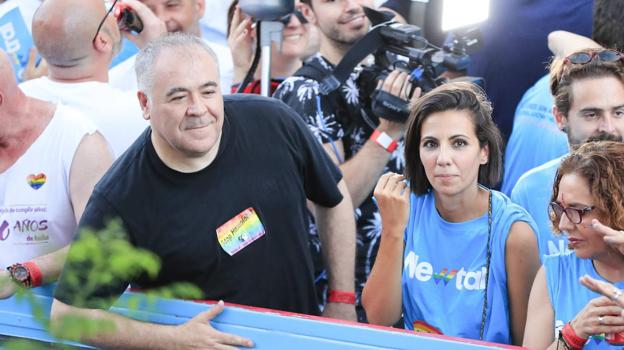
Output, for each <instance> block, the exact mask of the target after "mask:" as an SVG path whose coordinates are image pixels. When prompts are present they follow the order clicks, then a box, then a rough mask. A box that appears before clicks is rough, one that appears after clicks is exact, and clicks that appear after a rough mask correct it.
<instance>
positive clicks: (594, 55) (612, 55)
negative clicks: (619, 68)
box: [564, 50, 624, 65]
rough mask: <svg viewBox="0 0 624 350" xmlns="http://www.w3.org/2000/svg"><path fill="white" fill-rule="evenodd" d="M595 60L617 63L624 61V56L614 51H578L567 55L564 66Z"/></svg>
mask: <svg viewBox="0 0 624 350" xmlns="http://www.w3.org/2000/svg"><path fill="white" fill-rule="evenodd" d="M595 59H598V60H599V61H602V62H617V61H619V60H623V59H624V54H622V53H621V52H619V51H616V50H601V51H578V52H575V53H573V54H570V55H568V56H567V57H566V58H565V60H564V64H566V65H568V64H587V63H589V62H591V61H593V60H595Z"/></svg>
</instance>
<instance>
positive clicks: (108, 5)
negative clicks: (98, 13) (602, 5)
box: [91, 0, 119, 43]
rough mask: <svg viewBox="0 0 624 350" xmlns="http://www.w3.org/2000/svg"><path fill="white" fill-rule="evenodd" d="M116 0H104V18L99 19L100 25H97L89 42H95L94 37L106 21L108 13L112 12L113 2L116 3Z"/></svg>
mask: <svg viewBox="0 0 624 350" xmlns="http://www.w3.org/2000/svg"><path fill="white" fill-rule="evenodd" d="M117 1H119V0H114V1H110V0H105V1H104V6H106V14H105V15H104V18H102V20H101V21H100V25H98V28H97V31H96V32H95V35H94V36H93V40H91V43H95V38H97V36H98V34H100V30H101V29H102V26H103V25H104V22H106V19H107V18H108V15H110V13H111V12H113V9H114V8H115V4H117Z"/></svg>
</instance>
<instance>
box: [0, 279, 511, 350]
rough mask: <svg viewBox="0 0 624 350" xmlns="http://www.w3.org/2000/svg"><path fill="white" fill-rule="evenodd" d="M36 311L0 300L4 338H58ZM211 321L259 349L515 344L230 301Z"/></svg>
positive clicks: (176, 314)
mask: <svg viewBox="0 0 624 350" xmlns="http://www.w3.org/2000/svg"><path fill="white" fill-rule="evenodd" d="M34 292H35V302H36V303H37V304H39V305H40V306H41V307H43V309H44V311H45V312H46V315H47V314H49V310H50V306H51V304H52V297H51V295H52V287H42V288H37V289H35V290H34ZM131 299H133V307H132V308H129V307H128V303H129V302H130V300H131ZM137 303H138V304H137ZM137 305H138V307H137ZM209 307H211V306H210V305H207V304H204V303H197V302H192V301H183V300H173V299H158V298H156V299H153V300H151V301H149V300H148V298H146V297H145V296H143V295H141V294H137V293H130V292H128V293H125V294H124V295H123V296H122V297H121V298H120V300H119V301H118V302H117V303H116V304H115V306H114V307H113V309H112V310H113V311H114V312H117V313H120V314H124V315H126V316H129V317H133V318H136V319H140V320H144V321H150V322H156V323H162V324H172V325H174V324H180V323H183V322H185V321H187V320H188V319H190V318H192V317H193V316H195V315H197V314H198V313H200V312H202V311H205V310H206V309H207V308H209ZM32 311H33V309H32V305H30V303H28V302H26V301H25V300H16V298H15V297H13V298H11V299H7V300H0V336H4V337H8V338H27V339H33V340H37V341H40V342H45V343H57V342H59V340H57V339H55V338H54V337H52V336H51V335H50V334H49V333H48V332H47V331H46V330H45V328H44V326H43V325H42V324H41V322H39V321H38V320H36V319H35V317H34V316H33V314H32ZM212 325H213V327H214V328H216V329H218V330H220V331H223V332H228V333H233V334H237V335H240V336H244V337H247V338H249V339H251V340H253V342H254V343H255V349H260V350H262V349H297V350H312V349H314V350H318V349H323V350H334V349H336V350H338V349H362V350H363V349H428V350H449V349H451V350H454V349H457V350H477V349H512V348H514V347H510V346H506V345H499V344H489V343H484V342H478V341H472V340H465V339H459V338H452V337H443V336H434V335H426V334H415V333H412V332H407V331H402V330H395V329H392V328H387V327H378V326H368V325H361V324H357V323H353V322H341V321H332V320H328V319H324V318H321V317H312V316H305V315H298V314H290V313H282V312H276V311H272V310H266V309H257V308H248V307H243V306H238V305H230V304H226V308H225V310H224V311H223V313H221V314H220V315H219V316H218V317H216V318H215V319H214V320H213V322H212ZM71 345H73V346H74V347H76V348H89V347H88V346H85V345H82V344H75V343H72V344H71ZM0 348H1V346H0Z"/></svg>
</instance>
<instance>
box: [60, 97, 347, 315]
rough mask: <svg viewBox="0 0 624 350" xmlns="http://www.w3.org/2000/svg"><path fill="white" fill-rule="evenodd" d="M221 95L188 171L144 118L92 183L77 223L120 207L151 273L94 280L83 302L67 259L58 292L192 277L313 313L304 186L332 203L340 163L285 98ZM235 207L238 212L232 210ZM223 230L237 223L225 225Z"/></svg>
mask: <svg viewBox="0 0 624 350" xmlns="http://www.w3.org/2000/svg"><path fill="white" fill-rule="evenodd" d="M224 100H225V115H226V117H225V121H224V125H223V135H222V138H221V142H220V145H219V152H218V154H217V157H216V158H215V160H214V161H213V162H212V163H211V164H210V165H209V166H208V167H206V168H204V169H202V170H201V171H198V172H195V173H180V172H177V171H175V170H172V169H171V168H169V167H167V166H166V165H165V164H164V163H163V162H162V161H161V160H160V158H159V157H158V156H157V154H156V152H155V149H154V147H153V145H152V143H151V141H150V135H151V130H150V129H148V130H147V131H146V132H145V133H144V134H143V135H142V136H140V137H139V139H138V140H137V141H136V142H135V143H134V144H133V145H132V146H131V147H130V149H129V150H128V151H127V152H126V153H125V154H124V155H123V156H122V157H121V158H120V159H119V160H118V161H117V162H116V163H115V164H114V165H113V167H112V168H111V169H110V170H109V171H108V172H107V173H106V175H105V176H104V177H103V178H102V180H101V181H100V182H99V183H98V184H97V186H96V187H95V189H94V191H93V194H92V196H91V198H90V199H89V203H88V204H87V207H86V209H85V212H84V214H83V216H82V219H81V221H80V225H79V228H85V227H88V228H95V229H98V228H101V227H103V226H104V223H105V222H107V220H108V219H110V218H121V220H122V222H123V224H124V227H125V229H126V230H127V233H128V236H129V240H130V241H131V242H132V244H134V245H135V246H136V247H140V248H144V249H148V250H151V251H152V252H154V253H156V254H157V255H158V256H159V257H160V259H161V264H162V267H161V271H160V272H159V274H158V277H157V278H156V279H149V278H148V277H146V276H142V277H139V278H137V279H136V280H133V281H121V282H119V283H111V284H110V285H102V286H98V288H97V290H96V291H95V292H94V293H92V294H91V295H89V297H88V298H87V299H88V301H87V302H86V305H76V303H79V304H83V303H81V302H80V301H78V300H76V299H75V294H74V292H75V290H72V287H71V286H70V285H69V284H68V276H69V275H72V274H76V273H78V272H79V270H80V269H81V266H77V265H75V264H72V263H67V264H66V266H65V270H64V272H63V274H62V276H61V278H60V281H59V284H58V287H57V289H56V292H55V297H56V298H57V299H58V300H60V301H62V302H64V303H68V304H71V305H75V306H83V307H89V306H91V307H93V306H92V305H95V304H96V303H100V302H102V300H101V299H100V298H110V297H111V296H112V297H117V296H119V295H120V294H122V293H123V291H124V290H125V289H126V288H127V286H128V283H132V286H133V287H139V288H143V289H150V288H156V287H161V286H166V285H168V284H171V283H174V282H191V283H193V284H195V285H196V286H198V287H199V288H201V289H202V290H203V292H204V294H205V298H206V299H211V300H218V299H223V300H225V301H228V302H232V303H238V304H244V305H251V306H258V307H267V308H272V309H279V310H286V311H292V312H301V313H307V314H318V304H317V302H316V297H315V293H314V282H313V276H312V275H313V269H312V264H311V258H310V253H309V250H308V246H307V244H308V236H307V225H308V222H307V220H308V219H307V215H306V197H307V198H309V199H310V200H312V201H313V202H315V203H317V204H320V205H322V206H325V207H333V206H335V205H337V204H338V203H339V202H340V201H341V200H342V195H341V194H340V192H339V190H338V188H337V186H336V184H337V183H338V182H339V181H340V179H341V177H342V175H341V174H340V171H339V170H338V169H337V168H336V166H334V164H333V163H332V162H331V160H330V159H329V158H328V157H327V155H326V154H325V152H324V151H323V150H322V149H321V148H320V147H319V145H318V143H317V142H316V140H315V139H314V138H313V137H312V135H311V134H310V132H309V131H308V129H307V128H306V126H305V125H304V124H303V123H302V121H301V119H300V118H299V116H298V115H297V114H296V113H295V112H294V111H293V110H292V109H291V108H290V107H288V106H286V105H285V104H283V103H282V102H279V101H277V100H273V99H267V98H263V97H260V96H254V95H242V94H241V95H233V96H227V97H224ZM248 208H252V209H253V211H255V213H256V215H257V218H259V221H260V223H258V222H257V220H256V219H255V217H254V216H253V214H252V213H251V212H250V211H246V209H248ZM245 211H246V212H245ZM243 212H245V214H244V217H245V218H244V219H242V217H239V219H238V220H233V221H231V219H233V218H235V217H236V216H237V215H239V214H241V213H243ZM228 222H229V224H226V223H228ZM247 226H250V227H247ZM241 227H243V228H241ZM245 227H247V228H245ZM262 227H263V228H264V231H265V233H264V235H263V236H260V237H256V236H257V235H259V234H260V233H261V231H262ZM218 228H219V230H220V232H221V234H223V235H224V236H222V237H221V239H219V238H218V237H217V229H218ZM230 230H237V231H236V234H234V231H232V234H230V235H229V236H228V235H227V233H228V232H229V231H230ZM79 237H80V234H78V235H77V238H79ZM254 238H256V240H253V239H254ZM237 240H239V241H240V242H238V241H237ZM237 242H238V243H237ZM222 245H223V246H222ZM226 250H228V251H230V253H233V255H230V254H228V252H226ZM236 250H238V251H237V252H235V253H234V251H236ZM91 300H93V304H91V303H90V301H91ZM98 305H99V304H98Z"/></svg>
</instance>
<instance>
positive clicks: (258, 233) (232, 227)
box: [217, 208, 265, 256]
mask: <svg viewBox="0 0 624 350" xmlns="http://www.w3.org/2000/svg"><path fill="white" fill-rule="evenodd" d="M264 233H265V231H264V226H263V225H262V222H261V221H260V218H259V217H258V214H256V211H255V210H254V209H253V208H247V209H245V210H243V211H242V212H241V213H240V214H238V215H236V216H235V217H233V218H231V219H230V220H228V222H226V223H225V224H223V225H221V226H219V228H217V240H218V241H219V244H220V245H221V248H223V250H225V252H226V253H228V254H229V255H230V256H232V255H234V254H236V253H237V252H239V251H240V250H241V249H243V248H245V247H246V246H248V245H250V244H251V243H253V242H254V241H255V240H257V239H258V238H260V237H262V236H264Z"/></svg>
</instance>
